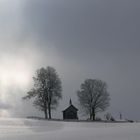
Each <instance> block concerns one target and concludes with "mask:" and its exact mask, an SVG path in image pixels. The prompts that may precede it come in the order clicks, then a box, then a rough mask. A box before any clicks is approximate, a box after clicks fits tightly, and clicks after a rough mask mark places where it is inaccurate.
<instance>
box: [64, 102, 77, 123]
mask: <svg viewBox="0 0 140 140" xmlns="http://www.w3.org/2000/svg"><path fill="white" fill-rule="evenodd" d="M62 112H63V119H64V120H68V119H75V120H77V119H78V115H77V112H78V109H77V108H76V107H75V106H74V105H73V104H72V101H71V99H70V101H69V107H67V108H66V109H65V110H63V111H62Z"/></svg>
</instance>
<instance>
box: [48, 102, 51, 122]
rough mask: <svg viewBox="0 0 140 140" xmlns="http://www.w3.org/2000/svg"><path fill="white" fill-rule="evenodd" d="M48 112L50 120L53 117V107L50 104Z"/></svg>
mask: <svg viewBox="0 0 140 140" xmlns="http://www.w3.org/2000/svg"><path fill="white" fill-rule="evenodd" d="M48 112H49V119H51V118H52V116H51V105H50V104H49V105H48Z"/></svg>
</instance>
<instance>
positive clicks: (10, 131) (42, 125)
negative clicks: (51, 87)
mask: <svg viewBox="0 0 140 140" xmlns="http://www.w3.org/2000/svg"><path fill="white" fill-rule="evenodd" d="M0 140H140V123H97V122H63V121H45V120H34V119H13V118H11V119H0Z"/></svg>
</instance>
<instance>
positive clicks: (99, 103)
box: [77, 79, 110, 120]
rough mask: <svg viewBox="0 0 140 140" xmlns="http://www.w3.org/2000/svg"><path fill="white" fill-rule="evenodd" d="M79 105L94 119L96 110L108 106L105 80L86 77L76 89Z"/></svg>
mask: <svg viewBox="0 0 140 140" xmlns="http://www.w3.org/2000/svg"><path fill="white" fill-rule="evenodd" d="M77 96H78V100H79V102H80V105H81V106H82V108H83V109H84V111H86V113H88V114H89V115H90V119H91V120H95V115H96V113H97V112H100V111H104V110H105V109H106V108H107V107H108V106H109V100H110V98H109V93H108V92H107V85H106V83H105V82H102V81H101V80H97V79H87V80H85V81H84V83H82V84H81V89H80V90H79V91H77Z"/></svg>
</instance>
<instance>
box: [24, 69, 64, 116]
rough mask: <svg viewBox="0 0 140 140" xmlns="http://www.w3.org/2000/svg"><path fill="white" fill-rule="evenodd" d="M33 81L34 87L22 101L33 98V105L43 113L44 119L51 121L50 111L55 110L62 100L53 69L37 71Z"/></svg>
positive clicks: (56, 76)
mask: <svg viewBox="0 0 140 140" xmlns="http://www.w3.org/2000/svg"><path fill="white" fill-rule="evenodd" d="M33 80H34V87H33V88H32V89H31V90H30V91H29V92H27V96H25V97H23V99H31V98H32V97H34V98H35V100H34V102H33V105H34V106H35V107H36V108H38V109H39V110H41V111H43V112H44V114H45V118H46V119H47V118H49V119H51V109H55V108H56V106H57V104H58V100H59V99H61V98H62V94H61V93H62V86H61V80H60V78H59V76H58V74H57V72H56V70H55V69H54V68H53V67H47V68H41V69H38V70H37V72H36V76H35V77H33Z"/></svg>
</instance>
